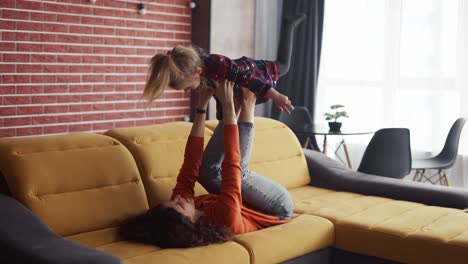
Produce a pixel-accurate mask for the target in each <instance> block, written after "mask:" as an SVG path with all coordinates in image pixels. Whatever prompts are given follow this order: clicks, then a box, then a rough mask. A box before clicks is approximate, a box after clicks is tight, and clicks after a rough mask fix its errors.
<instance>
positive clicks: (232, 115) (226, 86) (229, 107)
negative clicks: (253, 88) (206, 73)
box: [215, 80, 237, 124]
mask: <svg viewBox="0 0 468 264" xmlns="http://www.w3.org/2000/svg"><path fill="white" fill-rule="evenodd" d="M233 90H234V83H233V82H231V81H228V80H224V82H222V83H220V86H218V87H217V88H216V90H215V95H216V97H217V98H218V99H219V101H220V102H221V104H222V106H223V119H224V124H236V123H237V120H236V112H235V110H234V98H233Z"/></svg>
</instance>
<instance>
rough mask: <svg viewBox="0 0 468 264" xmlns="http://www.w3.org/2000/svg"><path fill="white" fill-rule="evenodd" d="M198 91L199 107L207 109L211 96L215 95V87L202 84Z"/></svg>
mask: <svg viewBox="0 0 468 264" xmlns="http://www.w3.org/2000/svg"><path fill="white" fill-rule="evenodd" d="M197 91H198V103H197V108H199V109H206V107H207V106H208V103H209V102H210V99H211V97H213V93H214V89H213V88H211V87H207V86H201V87H199V88H198V89H197Z"/></svg>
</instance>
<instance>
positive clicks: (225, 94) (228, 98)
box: [214, 80, 234, 105]
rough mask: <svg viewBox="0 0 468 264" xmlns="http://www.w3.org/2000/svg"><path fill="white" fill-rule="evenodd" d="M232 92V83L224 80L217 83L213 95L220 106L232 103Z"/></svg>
mask: <svg viewBox="0 0 468 264" xmlns="http://www.w3.org/2000/svg"><path fill="white" fill-rule="evenodd" d="M233 90H234V83H233V82H231V81H229V80H224V81H222V82H220V83H219V85H218V87H217V88H216V89H215V92H214V93H215V95H216V97H217V98H218V99H219V101H220V102H221V104H222V105H224V104H228V103H234V99H233Z"/></svg>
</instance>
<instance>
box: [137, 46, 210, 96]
mask: <svg viewBox="0 0 468 264" xmlns="http://www.w3.org/2000/svg"><path fill="white" fill-rule="evenodd" d="M201 66H202V60H201V58H200V53H199V51H198V50H197V48H196V47H193V46H189V47H185V46H182V45H178V46H176V47H174V48H173V49H172V50H170V51H168V52H167V54H156V55H154V56H153V58H151V62H150V69H149V74H148V79H147V81H146V85H145V90H144V91H143V98H145V99H146V100H147V101H148V103H151V102H153V101H154V100H156V98H158V97H159V96H160V95H161V94H162V93H163V91H164V88H166V87H175V86H178V85H179V84H180V83H181V81H182V80H183V79H184V78H186V77H188V76H191V75H193V74H195V72H196V69H197V67H201Z"/></svg>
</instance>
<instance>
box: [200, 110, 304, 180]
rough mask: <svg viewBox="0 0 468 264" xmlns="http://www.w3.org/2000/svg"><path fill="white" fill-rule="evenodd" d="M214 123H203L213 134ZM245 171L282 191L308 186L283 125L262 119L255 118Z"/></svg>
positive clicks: (291, 136)
mask: <svg viewBox="0 0 468 264" xmlns="http://www.w3.org/2000/svg"><path fill="white" fill-rule="evenodd" d="M217 125H218V121H217V120H210V121H208V122H206V127H207V128H209V129H211V130H212V131H214V129H215V128H216V126H217ZM249 169H251V170H253V171H255V172H257V173H259V174H261V175H264V176H266V177H268V178H270V179H272V180H274V181H276V182H278V183H280V184H281V185H283V186H284V187H285V188H286V189H291V188H296V187H300V186H304V185H307V184H309V182H310V177H309V171H308V167H307V162H306V160H305V157H304V152H303V151H302V147H301V145H300V143H299V141H298V139H297V137H296V136H295V135H294V133H293V132H292V131H291V129H289V127H287V126H286V125H285V124H283V123H281V122H278V121H276V120H273V119H270V118H264V117H256V118H255V139H254V142H253V146H252V156H251V161H250V165H249Z"/></svg>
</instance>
